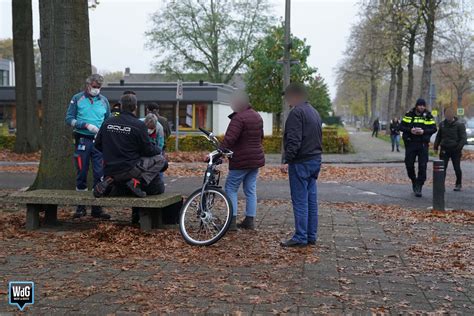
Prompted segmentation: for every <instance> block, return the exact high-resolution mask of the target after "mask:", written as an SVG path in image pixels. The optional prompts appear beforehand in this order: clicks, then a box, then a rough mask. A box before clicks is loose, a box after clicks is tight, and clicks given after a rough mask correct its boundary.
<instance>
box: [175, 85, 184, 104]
mask: <svg viewBox="0 0 474 316" xmlns="http://www.w3.org/2000/svg"><path fill="white" fill-rule="evenodd" d="M176 100H183V82H182V81H181V80H178V82H177V83H176Z"/></svg>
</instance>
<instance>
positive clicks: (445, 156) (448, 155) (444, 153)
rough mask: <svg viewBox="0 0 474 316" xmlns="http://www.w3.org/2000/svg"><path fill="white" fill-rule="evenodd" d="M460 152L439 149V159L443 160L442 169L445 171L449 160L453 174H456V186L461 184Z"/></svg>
mask: <svg viewBox="0 0 474 316" xmlns="http://www.w3.org/2000/svg"><path fill="white" fill-rule="evenodd" d="M461 157H462V151H459V150H447V149H444V148H442V147H441V151H440V153H439V159H441V160H444V168H445V170H447V168H448V164H449V159H451V161H452V162H453V167H454V172H455V173H456V185H458V184H459V185H460V184H462V170H461Z"/></svg>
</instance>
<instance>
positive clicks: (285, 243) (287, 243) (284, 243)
mask: <svg viewBox="0 0 474 316" xmlns="http://www.w3.org/2000/svg"><path fill="white" fill-rule="evenodd" d="M280 246H282V247H285V248H288V247H305V246H307V244H303V243H301V242H299V241H296V240H293V239H290V240H287V241H282V242H281V243H280Z"/></svg>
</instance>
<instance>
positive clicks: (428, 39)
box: [420, 0, 438, 103]
mask: <svg viewBox="0 0 474 316" xmlns="http://www.w3.org/2000/svg"><path fill="white" fill-rule="evenodd" d="M437 7H438V4H437V1H436V0H429V1H426V12H425V17H424V20H425V25H426V34H425V47H424V54H423V72H422V76H421V91H420V97H421V98H423V99H425V100H426V101H427V102H428V103H429V102H431V100H429V95H430V84H431V59H432V55H433V42H434V32H435V18H436V10H437Z"/></svg>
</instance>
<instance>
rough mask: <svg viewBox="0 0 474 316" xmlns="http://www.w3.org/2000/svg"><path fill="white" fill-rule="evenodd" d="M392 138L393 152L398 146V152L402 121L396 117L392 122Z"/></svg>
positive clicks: (398, 150) (398, 149)
mask: <svg viewBox="0 0 474 316" xmlns="http://www.w3.org/2000/svg"><path fill="white" fill-rule="evenodd" d="M390 140H391V141H392V152H393V151H395V147H397V152H400V121H399V120H398V118H396V117H395V118H394V119H393V120H392V121H391V122H390Z"/></svg>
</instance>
